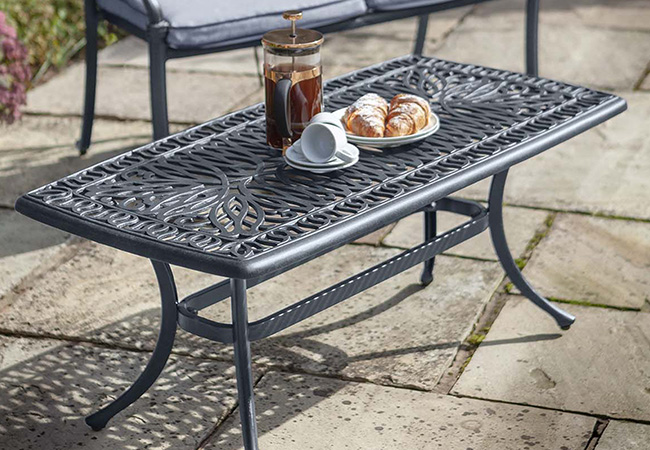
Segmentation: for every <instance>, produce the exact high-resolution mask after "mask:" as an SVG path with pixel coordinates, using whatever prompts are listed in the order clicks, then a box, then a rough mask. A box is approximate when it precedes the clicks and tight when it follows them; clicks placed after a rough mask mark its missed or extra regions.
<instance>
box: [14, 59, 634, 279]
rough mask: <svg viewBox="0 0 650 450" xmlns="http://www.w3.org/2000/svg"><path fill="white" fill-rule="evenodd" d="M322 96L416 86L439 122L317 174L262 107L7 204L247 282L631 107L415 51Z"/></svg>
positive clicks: (338, 83)
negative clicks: (273, 139) (280, 147)
mask: <svg viewBox="0 0 650 450" xmlns="http://www.w3.org/2000/svg"><path fill="white" fill-rule="evenodd" d="M324 92H325V103H326V107H327V109H329V110H333V109H337V108H341V107H344V106H346V105H348V104H350V103H351V102H353V101H354V100H356V99H357V98H358V97H359V96H361V95H363V94H365V93H368V92H376V93H378V94H380V95H382V96H384V97H386V98H390V97H392V96H393V95H395V94H398V93H401V92H410V93H415V94H417V95H420V96H423V97H426V98H428V99H429V100H430V102H431V105H432V109H433V110H434V111H435V112H436V113H437V114H438V116H439V117H440V121H441V126H440V130H439V131H438V132H437V133H435V134H434V135H432V136H430V137H429V138H427V139H426V140H424V141H421V142H419V143H416V144H410V145H407V146H404V147H399V148H394V149H388V150H383V151H381V152H380V151H370V150H363V149H362V151H361V157H360V160H359V163H358V164H356V165H354V166H353V167H350V168H347V169H343V170H339V171H335V172H332V173H329V174H325V175H317V174H312V173H308V172H303V171H298V170H295V169H291V168H290V167H288V166H287V165H286V164H285V163H284V161H283V158H282V156H281V154H280V152H279V151H277V150H273V149H271V148H269V147H268V146H267V145H266V143H265V127H264V117H263V105H261V104H260V105H255V106H252V107H250V108H247V109H244V110H242V111H238V112H235V113H233V114H230V115H227V116H224V117H221V118H218V119H215V120H213V121H211V122H208V123H205V124H203V125H200V126H197V127H195V128H192V129H189V130H187V131H183V132H181V133H178V134H175V135H172V136H170V137H168V138H165V139H162V140H160V141H157V142H154V143H152V144H149V145H146V146H144V147H141V148H138V149H136V150H133V151H130V152H127V153H124V154H121V155H119V156H116V157H114V158H112V159H109V160H107V161H104V162H102V163H99V164H96V165H94V166H92V167H90V168H88V169H85V170H82V171H80V172H77V173H75V174H73V175H70V176H68V177H65V178H62V179H61V180H58V181H55V182H53V183H50V184H48V185H46V186H43V187H41V188H39V189H36V190H34V191H32V192H29V193H28V194H26V195H24V196H23V197H21V198H20V199H19V200H18V202H17V204H16V209H17V210H19V211H20V212H22V213H24V214H26V215H28V216H31V217H33V218H35V219H37V220H40V221H42V222H45V223H48V224H50V225H53V226H55V227H58V228H62V229H64V230H67V231H69V232H72V233H75V234H78V235H81V236H84V237H86V238H89V239H92V240H95V241H98V242H101V243H104V244H107V245H110V246H113V247H117V248H120V249H122V250H125V251H128V252H132V253H136V254H139V255H142V256H146V257H149V258H152V259H155V260H160V261H164V262H168V263H171V264H177V265H180V266H185V267H189V268H193V269H197V270H201V271H203V272H208V273H213V274H217V275H223V276H229V277H236V278H252V277H258V276H264V275H265V274H268V273H270V272H273V271H279V270H280V271H281V270H283V269H288V268H289V267H293V266H296V265H299V264H300V263H302V262H304V261H306V260H310V259H313V258H314V257H315V256H317V255H319V254H323V253H325V252H327V251H330V250H332V249H334V248H336V247H338V246H340V245H343V244H345V243H347V242H350V241H352V240H354V239H356V238H358V237H360V236H363V235H365V234H367V233H369V232H371V231H374V230H376V229H378V228H380V227H382V226H384V225H387V224H389V223H391V222H393V221H395V220H397V219H399V218H401V217H403V216H406V215H408V214H410V213H413V212H415V211H417V210H419V209H421V208H423V207H424V206H426V205H428V204H430V203H431V202H433V201H436V200H438V199H441V198H443V197H445V196H446V195H448V194H450V193H452V192H454V191H457V190H459V189H461V188H463V187H465V186H468V185H470V184H473V183H475V182H476V181H478V180H480V179H482V178H486V177H488V176H490V175H494V174H496V173H499V172H501V171H503V170H506V169H507V168H508V167H510V166H512V165H513V164H516V163H518V162H521V161H523V160H525V159H527V158H529V157H531V156H533V155H535V154H538V153H540V152H542V151H544V150H547V149H549V148H551V147H553V146H554V145H556V144H558V143H559V142H561V141H564V140H566V139H568V138H570V137H572V136H574V135H576V134H578V133H580V132H582V131H584V130H586V129H589V128H591V127H593V126H595V125H597V124H598V123H600V122H603V121H605V120H607V119H608V118H610V117H612V116H614V115H616V114H618V113H620V112H622V111H623V110H624V109H625V108H626V104H625V101H624V100H622V99H621V98H619V97H616V96H614V95H610V94H606V93H602V92H597V91H594V90H590V89H586V88H583V87H578V86H573V85H570V84H565V83H560V82H556V81H551V80H548V79H544V78H537V77H532V76H527V75H522V74H519V73H512V72H508V71H503V70H496V69H489V68H485V67H480V66H475V65H467V64H459V63H454V62H449V61H443V60H439V59H435V58H427V57H420V56H406V57H402V58H397V59H394V60H391V61H388V62H385V63H382V64H379V65H375V66H372V67H369V68H367V69H364V70H361V71H358V72H354V73H351V74H348V75H345V76H342V77H339V78H336V79H333V80H331V81H329V82H328V83H326V85H325V88H324ZM210 101H219V100H218V99H211V100H210ZM584 163H585V164H588V163H589V162H588V161H585V162H584Z"/></svg>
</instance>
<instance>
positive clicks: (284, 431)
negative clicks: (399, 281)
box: [203, 373, 595, 450]
mask: <svg viewBox="0 0 650 450" xmlns="http://www.w3.org/2000/svg"><path fill="white" fill-rule="evenodd" d="M256 393H257V404H256V406H257V414H258V425H259V435H260V447H261V448H264V449H269V450H272V449H282V450H292V449H310V450H325V449H332V450H333V449H337V450H338V449H349V450H357V449H358V450H361V449H369V448H372V449H373V450H388V449H390V450H393V449H395V448H408V449H437V448H444V449H446V450H467V449H472V448H474V449H481V450H497V449H498V450H522V449H527V448H535V449H540V450H541V449H549V450H550V449H553V450H558V449H565V450H567V449H578V448H580V449H581V448H583V447H584V446H585V444H586V442H587V440H588V438H589V435H590V434H591V430H592V428H593V425H594V423H595V420H594V419H593V418H590V417H585V416H579V415H575V414H566V413H561V412H555V411H545V410H540V409H536V408H527V407H522V406H514V405H504V404H499V403H491V402H484V401H480V400H472V399H459V398H455V397H452V396H441V395H437V394H432V393H425V392H417V391H410V390H404V389H394V388H387V387H383V386H376V385H372V384H360V383H349V382H343V381H339V380H333V379H327V378H318V377H312V376H303V375H287V374H276V373H271V374H267V375H265V376H264V377H263V378H262V381H261V382H260V384H259V385H258V386H257V388H256ZM218 431H219V433H218V434H217V435H215V436H214V437H213V438H211V439H210V440H209V441H208V444H207V445H206V446H205V447H203V448H205V449H210V450H212V449H214V450H216V449H220V450H222V449H223V450H226V449H240V448H242V446H241V444H240V442H241V441H240V439H241V438H240V432H239V420H238V416H237V418H236V417H234V415H233V416H231V417H230V418H229V419H228V421H226V423H225V424H224V425H223V426H222V427H220V428H219V430H218Z"/></svg>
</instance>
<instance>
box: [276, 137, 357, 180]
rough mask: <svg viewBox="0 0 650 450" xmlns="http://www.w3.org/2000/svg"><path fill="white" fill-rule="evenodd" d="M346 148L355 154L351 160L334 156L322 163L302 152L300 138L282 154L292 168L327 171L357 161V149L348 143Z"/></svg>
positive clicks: (343, 167)
mask: <svg viewBox="0 0 650 450" xmlns="http://www.w3.org/2000/svg"><path fill="white" fill-rule="evenodd" d="M346 148H347V149H348V152H349V153H351V154H354V155H356V156H355V158H354V159H353V160H352V161H349V162H348V161H344V160H342V159H340V158H336V157H335V158H332V159H330V160H329V161H327V162H324V163H315V162H313V161H310V160H308V159H307V158H306V157H305V155H304V154H303V153H302V149H301V148H300V140H298V141H296V143H294V144H293V145H292V146H291V147H289V148H288V149H287V151H286V152H285V154H284V160H285V161H286V163H287V164H288V165H290V166H291V167H293V168H294V169H300V170H307V171H309V172H314V173H327V172H331V171H333V170H339V169H345V168H346V167H350V166H352V165H354V164H356V163H357V162H358V161H359V149H358V148H356V147H355V146H354V145H352V144H350V143H348V144H346Z"/></svg>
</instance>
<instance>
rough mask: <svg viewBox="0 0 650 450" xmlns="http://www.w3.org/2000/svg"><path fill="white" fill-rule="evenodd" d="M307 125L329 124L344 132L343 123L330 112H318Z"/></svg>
mask: <svg viewBox="0 0 650 450" xmlns="http://www.w3.org/2000/svg"><path fill="white" fill-rule="evenodd" d="M309 123H329V124H330V125H336V126H337V127H339V128H340V129H342V130H344V128H343V123H342V122H341V121H340V120H339V118H338V117H336V116H335V115H334V114H332V113H330V112H320V113H318V114H316V115H315V116H314V117H312V118H311V120H310V121H309Z"/></svg>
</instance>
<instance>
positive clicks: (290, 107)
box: [262, 11, 323, 148]
mask: <svg viewBox="0 0 650 450" xmlns="http://www.w3.org/2000/svg"><path fill="white" fill-rule="evenodd" d="M283 17H284V18H285V19H288V20H290V21H291V28H286V29H280V30H274V31H270V32H268V33H266V34H265V35H264V37H263V38H262V44H263V46H264V82H265V94H266V102H265V104H266V141H267V143H268V144H269V145H270V146H271V147H274V148H287V147H289V146H290V145H291V144H292V143H294V142H295V141H296V140H297V139H299V138H300V135H301V134H302V131H303V130H304V129H305V127H306V126H307V124H308V123H309V121H310V120H311V118H312V117H313V116H315V115H316V114H318V113H319V112H321V111H322V110H323V77H322V73H321V71H322V68H321V55H320V48H321V45H322V43H323V35H322V34H321V33H319V32H317V31H314V30H305V29H297V28H296V20H298V19H300V18H301V17H302V13H301V12H299V11H287V12H285V13H284V14H283Z"/></svg>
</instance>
